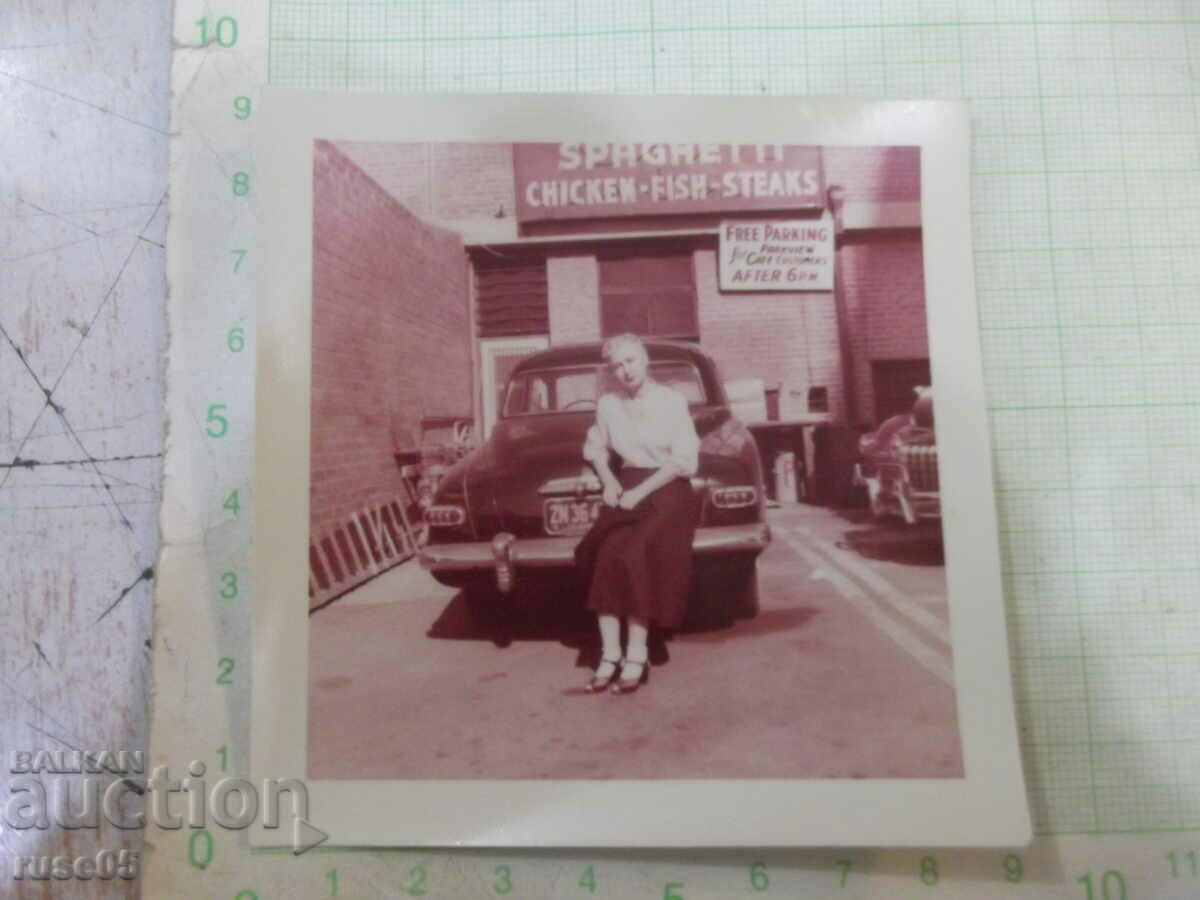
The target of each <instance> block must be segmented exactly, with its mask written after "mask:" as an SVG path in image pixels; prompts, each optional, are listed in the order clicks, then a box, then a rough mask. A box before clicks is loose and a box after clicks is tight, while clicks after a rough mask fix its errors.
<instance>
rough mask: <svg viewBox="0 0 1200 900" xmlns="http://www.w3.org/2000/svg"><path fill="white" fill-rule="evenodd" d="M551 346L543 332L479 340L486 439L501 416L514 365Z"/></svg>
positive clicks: (483, 438)
mask: <svg viewBox="0 0 1200 900" xmlns="http://www.w3.org/2000/svg"><path fill="white" fill-rule="evenodd" d="M549 346H550V338H549V337H548V336H546V335H536V336H533V337H507V338H485V339H484V340H482V341H480V342H479V354H480V361H481V363H482V365H481V366H480V368H481V369H482V370H483V378H482V381H483V384H482V390H483V434H481V435H480V440H481V441H485V440H487V439H488V436H489V435H490V434H491V433H492V426H493V425H495V424H496V420H497V419H498V418H500V408H501V405H502V403H503V401H504V386H505V385H506V384H508V376H509V375H511V374H512V370H513V368H514V367H515V366H516V364H517V363H519V362H520V361H521V360H522V359H524V358H525V357H526V356H529V355H530V354H531V353H537V352H538V351H539V350H545V349H546V348H547V347H549Z"/></svg>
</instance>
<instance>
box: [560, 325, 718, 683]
mask: <svg viewBox="0 0 1200 900" xmlns="http://www.w3.org/2000/svg"><path fill="white" fill-rule="evenodd" d="M602 355H603V357H604V361H605V365H606V366H607V369H608V374H609V375H610V378H609V379H608V380H609V381H610V383H611V384H612V385H613V386H614V387H613V389H612V390H608V391H605V392H603V393H602V394H601V395H600V397H599V399H598V400H597V403H596V423H595V424H594V425H593V426H592V427H591V428H590V429H589V430H588V435H587V440H586V441H585V442H584V447H583V457H584V459H586V460H587V461H588V462H589V463H591V465H592V467H593V468H594V469H595V470H596V474H597V475H598V476H599V478H600V482H601V484H602V486H603V506H602V507H601V511H600V515H599V517H598V518H597V520H596V522H595V523H594V524H593V525H592V527H591V530H589V531H588V533H587V534H586V535H584V537H583V539H582V540H581V541H580V543H579V546H578V547H577V548H576V550H575V560H576V564H577V565H578V567H579V570H580V572H581V574H582V575H583V579H584V584H586V585H587V590H588V599H587V604H588V608H589V609H591V610H593V611H595V613H596V614H597V617H598V624H599V629H600V641H601V658H600V664H599V666H597V668H596V671H595V672H594V673H593V674H592V677H591V680H590V681H588V683H587V685H586V689H587V690H588V691H589V692H593V693H595V692H600V691H603V690H605V689H607V688H610V687H611V689H612V691H613V693H617V694H624V693H630V692H632V691H635V690H637V688H638V687H639V686H641V685H642V684H645V683H646V682H647V681H648V680H649V677H650V665H649V653H648V648H647V637H648V633H649V629H650V626H652V625H657V626H659V627H661V628H664V629H673V628H677V627H678V626H679V625H680V624H681V623H682V621H683V616H684V612H685V611H686V603H687V585H688V577H689V575H690V572H691V557H692V538H693V536H694V535H695V532H696V523H697V520H698V518H699V512H700V505H699V502H698V500H697V497H696V494H695V491H693V489H692V485H691V482H690V480H689V479H690V477H691V476H692V475H694V474H695V473H696V468H697V460H698V454H699V449H700V439H699V437H698V436H697V434H696V426H695V424H694V423H693V422H692V417H691V414H690V413H689V412H688V405H687V400H686V399H685V398H684V396H683V395H682V394H680V393H679V392H678V391H675V390H672V389H671V388H669V387H667V386H666V385H663V384H659V383H658V382H656V381H654V380H653V379H652V378H650V376H649V362H650V360H649V356H648V354H647V352H646V346H645V344H643V343H642V340H641V339H640V338H639V337H637V336H636V335H633V334H620V335H616V336H615V337H611V338H609V339H608V340H607V341H605V342H604V346H603V348H602ZM614 454H615V456H616V457H618V458H619V460H620V466H619V467H618V469H617V471H616V472H614V471H613V468H612V457H613V455H614ZM623 619H624V620H625V621H626V623H627V626H628V627H627V633H628V640H627V645H626V647H625V648H624V651H622V647H621V622H622V620H623Z"/></svg>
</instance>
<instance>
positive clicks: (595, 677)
mask: <svg viewBox="0 0 1200 900" xmlns="http://www.w3.org/2000/svg"><path fill="white" fill-rule="evenodd" d="M620 665H621V660H620V659H601V660H600V665H598V666H596V671H595V672H593V673H592V678H591V680H590V681H589V682H588V683H587V684H585V685H584V686H583V689H584V690H585V691H587V692H588V693H589V694H599V693H601V692H602V691H604V690H605V689H607V688H608V686H609V685H610V684H612V683H613V679H614V678H616V677H617V667H618V666H620Z"/></svg>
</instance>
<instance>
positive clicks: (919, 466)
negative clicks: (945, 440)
mask: <svg viewBox="0 0 1200 900" xmlns="http://www.w3.org/2000/svg"><path fill="white" fill-rule="evenodd" d="M900 457H901V459H902V460H903V461H904V467H905V468H906V469H907V470H908V483H909V484H910V485H911V486H912V489H913V490H914V491H921V492H922V493H927V492H935V491H937V490H938V468H937V446H936V445H928V446H920V445H916V444H905V445H904V446H903V447H901V448H900Z"/></svg>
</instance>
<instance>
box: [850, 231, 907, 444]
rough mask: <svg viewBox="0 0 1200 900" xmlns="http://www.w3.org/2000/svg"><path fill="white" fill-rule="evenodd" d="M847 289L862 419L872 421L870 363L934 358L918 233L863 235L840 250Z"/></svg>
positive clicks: (859, 414)
mask: <svg viewBox="0 0 1200 900" xmlns="http://www.w3.org/2000/svg"><path fill="white" fill-rule="evenodd" d="M838 266H839V267H840V273H841V274H840V278H841V281H842V284H843V285H844V288H845V297H846V312H847V319H848V320H849V326H850V327H849V334H850V346H851V351H850V352H851V357H852V359H853V361H854V363H853V369H854V373H853V374H854V383H855V393H856V394H857V397H858V421H859V423H861V424H877V423H875V422H873V421H872V419H873V415H874V413H873V410H874V405H875V399H874V388H873V385H872V383H871V362H872V361H875V360H887V359H925V358H928V357H929V334H928V330H927V323H926V316H925V277H924V269H923V265H922V260H921V240H920V233H919V232H917V231H915V230H914V231H912V232H904V233H902V234H879V235H869V233H868V234H867V235H864V236H858V237H856V238H855V241H854V242H853V243H851V244H849V245H847V246H845V247H843V248H842V249H841V250H840V251H838Z"/></svg>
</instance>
